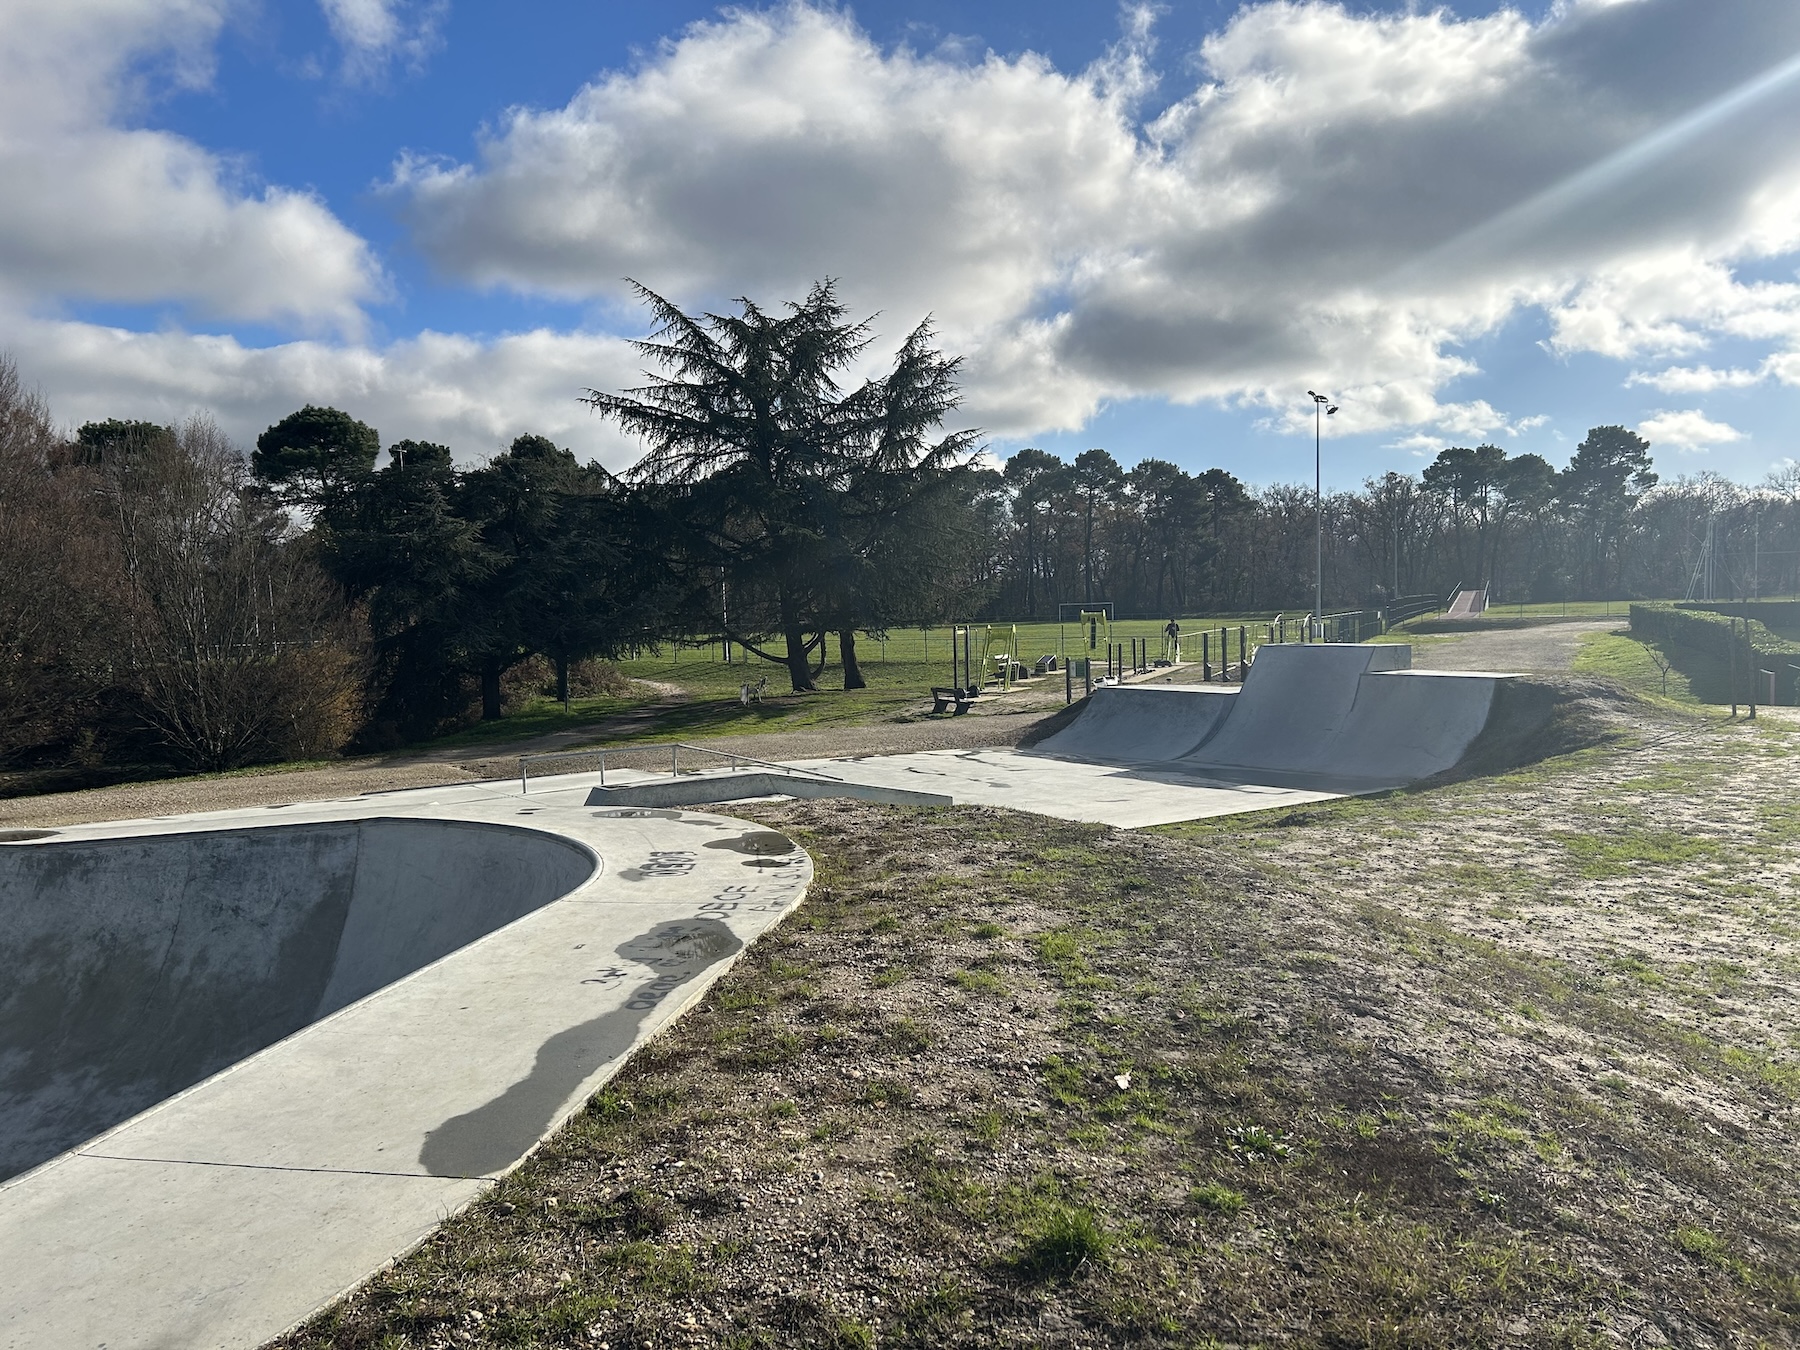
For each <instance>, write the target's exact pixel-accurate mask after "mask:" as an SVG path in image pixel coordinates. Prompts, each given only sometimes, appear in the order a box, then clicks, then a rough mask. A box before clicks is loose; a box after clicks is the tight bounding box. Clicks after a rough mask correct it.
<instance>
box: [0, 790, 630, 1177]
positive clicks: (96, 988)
mask: <svg viewBox="0 0 1800 1350" xmlns="http://www.w3.org/2000/svg"><path fill="white" fill-rule="evenodd" d="M596 864H597V860H596V859H595V857H594V855H593V854H591V853H589V852H588V851H587V850H585V849H583V848H581V847H579V846H577V845H575V844H573V843H570V842H567V841H566V840H562V839H558V838H555V837H553V836H551V835H547V834H543V833H540V832H537V831H532V830H522V829H514V828H510V827H508V826H503V825H487V824H475V823H471V822H464V821H446V820H405V819H366V820H352V821H333V822H329V823H320V824H309V825H271V826H265V827H262V828H257V829H235V830H215V831H196V832H192V833H181V834H156V835H146V836H140V837H137V838H124V839H94V840H80V841H70V842H45V843H39V844H34V845H31V846H30V847H14V848H6V849H0V970H4V972H5V978H4V979H0V1180H4V1179H5V1178H6V1177H9V1176H14V1175H16V1174H18V1173H20V1172H23V1171H25V1170H27V1169H28V1168H31V1167H34V1166H36V1165H37V1164H38V1163H40V1162H43V1161H44V1160H46V1159H48V1158H51V1157H54V1156H55V1155H57V1154H58V1153H61V1152H62V1151H63V1150H64V1149H68V1148H72V1147H74V1146H75V1145H77V1144H79V1143H81V1142H82V1141H83V1140H85V1139H89V1138H91V1137H92V1136H94V1135H96V1134H99V1133H100V1132H101V1131H102V1130H105V1129H108V1128H110V1127H111V1126H113V1125H115V1124H117V1123H118V1122H120V1121H122V1120H125V1119H127V1118H128V1117H131V1116H134V1115H136V1114H137V1113H138V1112H140V1111H142V1110H145V1109H146V1108H148V1107H150V1106H152V1105H154V1104H155V1103H157V1102H160V1101H162V1100H164V1099H165V1098H167V1097H170V1096H172V1095H174V1094H175V1093H177V1092H180V1091H181V1090H182V1089H184V1088H187V1087H191V1086H192V1085H193V1084H195V1083H198V1082H200V1081H201V1080H202V1079H204V1078H206V1077H208V1076H210V1075H211V1074H214V1073H216V1072H218V1071H219V1070H220V1069H223V1068H225V1067H226V1066H227V1065H231V1064H235V1063H237V1062H238V1061H239V1060H241V1059H243V1058H245V1057H246V1056H247V1055H251V1054H253V1053H255V1052H256V1051H258V1050H261V1049H263V1048H264V1047H265V1046H269V1045H273V1044H274V1043H275V1042H276V1041H279V1040H281V1039H282V1038H283V1037H286V1036H289V1035H291V1034H293V1033H294V1032H296V1031H298V1030H299V1029H300V1028H302V1027H305V1026H308V1025H309V1024H311V1023H313V1022H315V1021H317V1020H319V1019H320V1018H322V1017H325V1016H328V1015H329V1014H331V1013H333V1012H336V1011H337V1010H338V1009H340V1008H343V1007H347V1006H348V1005H350V1004H351V1003H354V1002H356V1001H357V1000H358V999H360V998H363V997H365V996H366V995H368V994H371V993H373V992H374V991H375V990H377V989H380V988H382V987H384V986H386V985H389V984H392V983H393V982H394V981H395V980H398V979H400V978H401V977H402V976H405V975H408V974H411V973H412V972H413V971H415V970H418V969H421V968H422V967H424V966H427V965H429V964H431V963H432V962H433V961H436V960H438V959H439V958H440V957H443V956H446V955H448V954H449V953H451V952H453V951H456V950H457V949H458V948H461V947H463V946H466V945H467V944H469V943H471V942H473V941H475V940H476V939H477V938H479V937H482V936H484V935H485V934H487V933H491V932H493V931H494V930H495V929H498V928H502V927H504V926H505V925H507V924H509V923H511V922H513V921H514V920H515V919H518V918H520V917H521V916H523V915H525V914H528V913H530V912H531V911H533V910H535V909H537V908H539V907H541V906H543V905H546V904H548V903H549V902H550V901H552V900H554V899H556V898H557V897H558V896H561V895H564V894H566V893H568V892H569V891H572V890H574V889H575V888H576V887H577V886H580V885H581V884H582V883H583V882H584V881H586V880H587V879H588V877H589V876H591V875H592V874H593V872H594V870H595V867H596Z"/></svg>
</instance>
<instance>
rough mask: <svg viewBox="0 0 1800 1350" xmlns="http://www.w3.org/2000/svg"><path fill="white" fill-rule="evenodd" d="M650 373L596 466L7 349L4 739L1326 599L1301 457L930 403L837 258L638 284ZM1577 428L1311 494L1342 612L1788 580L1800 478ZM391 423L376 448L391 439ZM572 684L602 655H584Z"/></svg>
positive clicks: (2, 405)
mask: <svg viewBox="0 0 1800 1350" xmlns="http://www.w3.org/2000/svg"><path fill="white" fill-rule="evenodd" d="M640 297H641V298H642V300H643V301H644V303H645V304H646V305H647V306H648V308H649V310H650V312H651V314H652V316H653V319H654V328H653V331H652V333H651V335H650V337H649V338H647V339H646V340H644V341H643V342H641V343H639V344H638V350H639V352H640V354H641V355H642V356H643V358H644V360H645V363H646V366H647V368H648V369H649V373H648V374H647V376H646V383H645V384H643V385H642V386H641V387H639V388H635V389H628V390H623V391H603V390H589V391H587V393H586V395H585V401H586V402H587V403H588V404H589V406H590V407H592V408H593V409H594V411H595V412H596V413H597V414H599V415H601V416H604V417H607V418H610V419H612V420H613V421H615V422H616V423H617V424H618V425H619V426H620V427H622V428H623V429H624V430H626V431H627V432H629V433H631V434H633V435H635V436H636V437H638V438H639V439H640V441H641V442H642V444H643V446H644V448H645V453H644V455H643V457H642V458H641V459H640V460H639V461H638V462H637V463H636V464H635V465H634V466H633V467H632V468H630V469H629V470H627V471H626V472H624V473H622V474H616V475H615V474H613V473H611V472H609V471H607V470H606V469H604V468H602V467H601V466H599V465H598V464H594V463H587V464H584V463H581V462H579V461H578V459H577V457H576V456H575V455H574V454H573V453H571V452H570V451H568V450H566V449H564V448H561V447H559V446H557V445H555V444H553V443H552V442H550V441H549V440H547V439H545V438H544V437H541V436H535V435H524V436H520V437H518V438H517V439H516V440H515V441H514V442H513V443H512V444H511V445H510V446H509V447H508V448H507V449H506V450H504V451H503V452H501V453H499V454H496V455H494V456H493V457H492V458H490V459H488V460H487V461H485V462H483V463H479V464H474V465H458V464H457V463H456V461H455V460H454V458H453V456H452V454H451V451H450V449H449V448H448V447H446V446H443V445H438V444H433V443H429V442H424V441H416V440H407V439H402V440H397V441H393V442H390V443H387V444H386V445H385V449H384V445H383V441H382V438H381V436H380V435H379V433H378V432H377V431H376V429H375V428H372V427H370V426H368V425H366V424H365V423H363V422H361V421H359V420H357V419H356V418H355V417H353V416H352V415H351V414H349V413H347V412H344V411H341V410H338V409H334V408H324V407H311V406H309V407H305V408H302V409H299V410H298V411H296V412H294V413H292V414H290V415H289V416H287V417H285V418H283V419H282V420H281V421H279V422H277V423H275V424H274V425H272V426H270V427H269V428H268V429H267V430H265V431H264V432H263V433H262V434H261V435H260V436H259V437H258V438H257V441H256V444H255V446H254V448H253V449H252V450H251V452H250V453H249V454H248V455H246V454H244V453H242V451H241V450H240V449H239V448H238V447H235V446H233V445H232V444H230V442H229V441H228V440H227V439H226V437H225V436H224V435H223V434H222V433H221V432H220V431H219V429H218V428H217V426H216V425H215V424H214V423H213V422H211V421H210V420H209V419H207V418H205V417H196V418H193V419H190V420H188V421H187V422H184V423H182V424H181V425H179V426H174V427H165V426H160V425H156V424H153V423H149V422H143V421H129V420H108V421H104V422H90V423H88V424H86V425H84V426H82V427H80V428H79V429H77V430H76V431H75V432H74V433H73V434H67V433H63V432H60V431H58V430H57V428H56V426H55V423H54V421H53V419H52V416H51V412H50V410H49V409H48V408H47V407H46V406H45V405H44V403H43V400H42V399H41V398H39V397H37V396H36V395H34V394H33V393H32V392H31V391H30V390H29V389H28V388H27V387H26V386H25V384H24V382H23V380H22V378H21V376H20V373H19V371H18V369H17V367H16V366H15V365H14V364H13V363H12V362H10V361H6V360H0V764H6V765H11V766H13V767H15V768H16V767H19V766H31V765H75V766H78V767H82V766H85V767H92V768H98V767H100V766H104V765H109V764H112V765H118V764H140V765H141V764H150V763H165V764H173V765H180V766H184V767H191V768H229V767H233V766H236V765H240V764H246V763H253V762H258V761H265V760H274V759H291V758H296V757H300V758H304V757H310V756H322V755H329V754H333V753H336V752H338V751H339V750H341V749H342V748H344V747H345V746H351V747H355V748H362V749H381V748H388V747H392V746H397V745H400V744H404V743H408V742H412V741H417V740H420V739H424V738H427V737H430V736H432V735H435V734H438V733H441V732H443V731H445V730H447V729H451V728H454V727H456V726H459V725H463V724H466V723H468V722H470V721H473V720H475V719H477V718H488V719H492V718H497V717H499V716H501V715H502V713H503V711H504V708H505V703H506V698H507V695H508V692H509V689H512V690H516V689H517V688H518V687H519V682H520V681H521V680H523V681H524V682H525V685H526V687H528V689H530V690H536V689H538V688H542V689H544V691H545V692H554V693H555V694H557V695H559V696H561V697H563V698H565V699H566V698H568V697H569V696H570V694H571V692H581V691H582V689H583V688H585V687H591V681H592V680H593V679H594V678H595V668H594V664H593V663H594V662H595V661H596V660H604V659H608V658H617V657H619V656H621V655H622V654H624V653H626V652H629V651H632V650H637V649H641V648H644V647H653V646H655V645H656V644H659V643H663V642H668V641H674V640H690V641H691V640H724V641H729V642H732V643H735V644H739V645H741V646H742V647H743V648H745V649H746V650H748V651H751V652H754V653H756V654H758V655H760V656H763V657H765V658H766V659H768V660H771V661H775V662H779V663H780V664H781V665H782V666H784V667H785V669H786V672H787V677H788V682H789V683H790V684H791V685H792V687H793V688H794V689H795V690H810V689H813V688H814V687H815V686H816V684H817V682H818V681H819V679H820V677H821V675H822V673H823V672H824V670H825V668H826V667H827V665H828V664H829V663H830V662H831V660H832V658H835V663H836V665H837V667H838V669H839V671H840V672H841V675H842V683H843V686H844V687H845V688H857V687H859V686H861V685H862V683H863V676H862V673H861V670H860V667H859V663H858V659H857V640H858V638H859V636H863V635H870V634H877V635H878V634H881V633H884V632H887V631H889V630H892V629H895V628H900V627H904V626H913V625H921V624H930V623H942V622H946V621H950V620H953V619H968V618H1024V619H1029V618H1050V617H1055V616H1056V614H1057V612H1058V609H1059V607H1060V606H1062V605H1064V604H1067V603H1073V602H1077V601H1083V602H1099V601H1110V602H1112V603H1113V604H1114V605H1115V607H1116V611H1117V612H1118V613H1119V614H1121V615H1140V616H1154V617H1162V616H1166V615H1176V614H1181V615H1191V614H1200V613H1231V612H1237V613H1243V612H1253V611H1273V610H1278V609H1279V610H1288V611H1290V612H1301V611H1304V610H1305V609H1306V608H1308V607H1309V606H1310V597H1311V595H1312V586H1313V558H1314V528H1315V505H1316V504H1315V500H1314V496H1313V492H1312V490H1311V488H1310V487H1307V486H1304V485H1299V484H1275V485H1272V486H1269V487H1265V488H1261V489H1253V488H1251V487H1248V486H1246V485H1245V484H1244V483H1242V482H1240V481H1239V480H1238V479H1236V478H1235V477H1233V476H1232V475H1231V474H1229V473H1226V472H1225V471H1223V470H1221V469H1209V470H1207V471H1205V472H1202V473H1198V474H1193V473H1189V472H1187V471H1185V470H1183V469H1181V468H1180V467H1178V466H1176V465H1174V464H1172V463H1168V462H1166V461H1163V460H1158V459H1145V460H1142V461H1140V462H1139V463H1137V464H1136V465H1135V466H1134V467H1132V468H1130V469H1126V468H1124V467H1123V466H1121V465H1120V464H1119V462H1118V461H1117V460H1116V459H1115V458H1114V457H1113V456H1112V455H1111V454H1110V453H1108V452H1107V451H1105V450H1100V449H1095V450H1089V451H1086V452H1084V453H1082V454H1080V455H1078V456H1076V457H1075V458H1074V460H1073V461H1072V462H1064V461H1063V460H1061V459H1059V458H1058V457H1056V456H1054V455H1051V454H1049V453H1046V452H1044V451H1042V450H1038V449H1024V450H1020V451H1018V452H1017V453H1015V454H1014V455H1013V456H1012V457H1011V458H1010V459H1008V460H1007V461H1006V462H1005V464H1004V465H1003V466H1001V467H993V466H992V465H991V464H989V463H986V462H984V460H983V457H982V456H981V455H980V454H979V451H980V443H979V439H978V437H977V434H976V433H975V432H973V431H971V430H957V431H949V432H946V431H945V430H944V429H943V427H944V423H945V422H946V420H948V419H950V418H951V417H952V415H953V414H954V411H955V409H956V407H957V388H956V377H957V371H958V365H959V362H958V359H957V358H954V357H950V356H946V355H945V354H944V353H943V352H941V351H940V350H939V349H938V347H937V346H936V343H935V340H934V337H933V333H932V330H931V328H930V326H929V325H928V324H927V325H922V326H921V327H919V328H918V329H916V330H915V331H913V332H912V333H911V334H909V335H908V337H907V338H906V340H905V341H904V342H903V343H902V344H901V345H900V348H899V349H898V351H897V352H896V353H895V354H894V355H893V357H892V359H891V360H890V361H888V362H887V363H886V365H885V367H884V369H883V371H882V373H880V374H879V375H872V376H868V377H866V378H861V379H857V378H853V377H852V372H853V371H855V370H858V369H861V368H863V366H864V364H865V362H866V360H867V358H868V356H869V346H870V342H871V334H870V328H869V324H868V322H867V321H863V322H855V321H852V319H851V318H850V317H849V316H848V314H847V313H846V310H845V307H844V306H843V304H842V303H841V301H840V300H839V299H838V297H837V294H836V290H835V288H834V287H833V286H832V284H831V283H829V282H824V283H820V284H818V285H816V286H815V287H813V288H812V290H811V291H810V292H809V294H808V295H807V296H806V298H805V299H803V300H801V301H798V302H795V303H792V304H789V305H787V306H784V307H783V308H782V309H781V310H779V311H768V310H764V309H762V308H760V307H758V306H756V305H755V304H753V303H751V302H749V301H740V302H739V304H738V307H737V308H736V310H734V311H733V312H730V313H726V314H718V315H715V314H702V315H689V314H686V313H684V312H683V311H682V310H680V309H679V308H677V307H676V306H674V305H672V304H670V303H669V302H668V301H666V300H664V299H663V298H662V297H660V296H657V295H655V294H654V293H652V292H650V291H648V290H641V289H640ZM1649 450H1650V447H1649V445H1648V444H1647V443H1646V442H1644V441H1643V440H1642V439H1641V438H1640V437H1638V436H1636V435H1635V434H1634V433H1632V432H1630V431H1628V430H1626V429H1624V428H1622V427H1597V428H1595V429H1594V430H1592V431H1591V432H1589V434H1588V436H1587V438H1586V439H1585V440H1584V441H1583V442H1582V443H1581V445H1580V446H1579V447H1578V448H1577V449H1576V451H1575V453H1574V455H1573V457H1572V458H1571V460H1570V462H1569V464H1568V465H1567V466H1566V467H1564V468H1563V469H1560V470H1558V469H1556V468H1554V467H1553V466H1552V465H1550V464H1549V463H1548V462H1547V461H1545V460H1544V459H1542V458H1541V457H1539V456H1537V455H1531V454H1522V455H1509V454H1508V453H1507V452H1506V451H1505V450H1503V449H1501V448H1499V447H1496V446H1492V445H1482V446H1478V447H1475V448H1472V449H1469V448H1459V447H1452V448H1449V449H1446V450H1444V451H1443V452H1442V453H1441V454H1439V455H1438V456H1437V458H1436V459H1435V460H1434V461H1433V462H1432V463H1431V464H1430V465H1429V466H1427V467H1426V468H1425V469H1424V471H1423V472H1422V473H1420V474H1418V475H1416V476H1415V475H1410V474H1401V473H1389V474H1385V475H1382V476H1380V477H1378V478H1372V479H1369V480H1367V481H1366V482H1365V483H1364V484H1363V485H1362V486H1361V488H1360V489H1358V490H1355V491H1347V492H1337V493H1333V494H1331V495H1330V496H1328V497H1326V498H1325V499H1324V501H1323V503H1322V507H1323V523H1324V544H1325V584H1326V599H1327V604H1328V607H1329V608H1350V607H1363V606H1378V605H1380V604H1383V603H1386V602H1387V601H1388V600H1390V599H1392V598H1393V597H1395V596H1396V595H1409V594H1416V593H1420V592H1428V593H1436V594H1444V593H1447V592H1448V591H1449V590H1450V589H1452V588H1454V587H1456V586H1459V585H1470V586H1477V585H1485V586H1487V587H1489V588H1490V590H1491V592H1492V593H1493V594H1494V596H1495V597H1496V598H1497V599H1499V600H1502V601H1514V600H1516V601H1544V600H1557V599H1565V598H1566V599H1580V598H1592V597H1600V596H1607V597H1614V598H1625V597H1628V596H1652V595H1654V596H1668V595H1681V594H1683V593H1684V591H1685V589H1686V587H1687V585H1688V583H1689V581H1690V579H1691V578H1692V577H1693V576H1694V575H1695V571H1696V566H1695V565H1696V561H1697V557H1698V550H1699V548H1700V547H1701V545H1702V541H1703V540H1704V539H1705V537H1706V535H1707V524H1708V521H1709V520H1710V521H1711V522H1712V525H1713V529H1712V535H1713V538H1714V541H1715V542H1714V546H1713V547H1714V560H1715V566H1714V568H1713V569H1712V572H1711V575H1712V576H1713V577H1714V579H1715V584H1716V585H1718V586H1720V587H1721V588H1723V589H1725V590H1728V591H1729V592H1730V593H1732V594H1739V593H1742V594H1749V593H1751V592H1752V591H1757V590H1760V591H1761V592H1762V593H1765V594H1766V593H1770V592H1772V591H1774V590H1778V589H1780V590H1785V589H1788V588H1790V587H1792V585H1793V584H1794V581H1795V574H1796V569H1795V564H1796V562H1797V561H1800V555H1797V554H1796V552H1795V549H1796V541H1797V538H1800V535H1797V526H1800V474H1796V473H1794V472H1792V471H1790V472H1788V473H1786V474H1785V475H1776V476H1774V477H1773V478H1771V480H1770V481H1769V482H1768V483H1766V484H1764V485H1762V486H1761V487H1760V488H1758V489H1756V490H1749V489H1745V488H1742V487H1739V486H1737V485H1735V484H1732V483H1729V482H1727V481H1726V480H1723V479H1720V478H1718V477H1716V476H1712V475H1702V476H1701V477H1699V478H1693V479H1680V480H1677V481H1676V482H1674V483H1670V484H1665V483H1660V482H1659V481H1658V478H1657V475H1656V474H1655V473H1654V472H1653V470H1652V467H1651V460H1650V456H1649ZM384 455H385V460H384ZM584 681H585V682H588V683H585V684H584Z"/></svg>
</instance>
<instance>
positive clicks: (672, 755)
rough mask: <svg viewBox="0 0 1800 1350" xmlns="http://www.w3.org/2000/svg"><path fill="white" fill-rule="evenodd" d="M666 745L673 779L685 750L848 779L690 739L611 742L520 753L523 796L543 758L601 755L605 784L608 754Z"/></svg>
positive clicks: (838, 780) (829, 779) (733, 768)
mask: <svg viewBox="0 0 1800 1350" xmlns="http://www.w3.org/2000/svg"><path fill="white" fill-rule="evenodd" d="M664 746H667V747H668V751H669V777H671V778H677V777H680V775H681V760H680V754H681V752H682V751H683V750H692V751H693V752H694V753H696V754H701V755H717V756H719V758H721V759H728V760H730V761H731V765H730V767H731V771H732V772H733V773H736V772H737V769H738V766H739V765H740V764H754V765H756V766H757V767H759V768H764V769H779V770H781V772H782V773H785V774H804V775H806V776H807V777H809V778H822V779H824V780H825V781H826V782H828V783H841V782H843V781H844V780H843V779H841V778H838V777H835V776H833V775H832V774H828V773H820V772H819V771H818V770H817V769H796V768H795V767H794V766H793V765H792V764H777V763H776V762H775V761H774V760H770V759H757V758H756V757H755V756H753V755H740V754H738V753H737V752H736V751H735V750H715V749H713V748H712V747H711V746H709V745H690V744H689V743H688V742H686V741H661V742H657V741H652V742H650V743H648V744H645V745H607V746H600V747H597V748H596V749H593V750H547V751H544V752H543V753H541V754H536V755H520V756H519V793H520V795H521V796H523V795H525V794H527V793H529V792H530V791H531V788H530V768H529V767H528V766H530V765H532V764H535V763H538V762H539V761H541V760H546V759H595V758H597V759H599V761H600V786H601V787H605V786H606V757H607V756H608V755H625V754H638V753H641V752H642V751H645V750H660V749H662V748H664Z"/></svg>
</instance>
